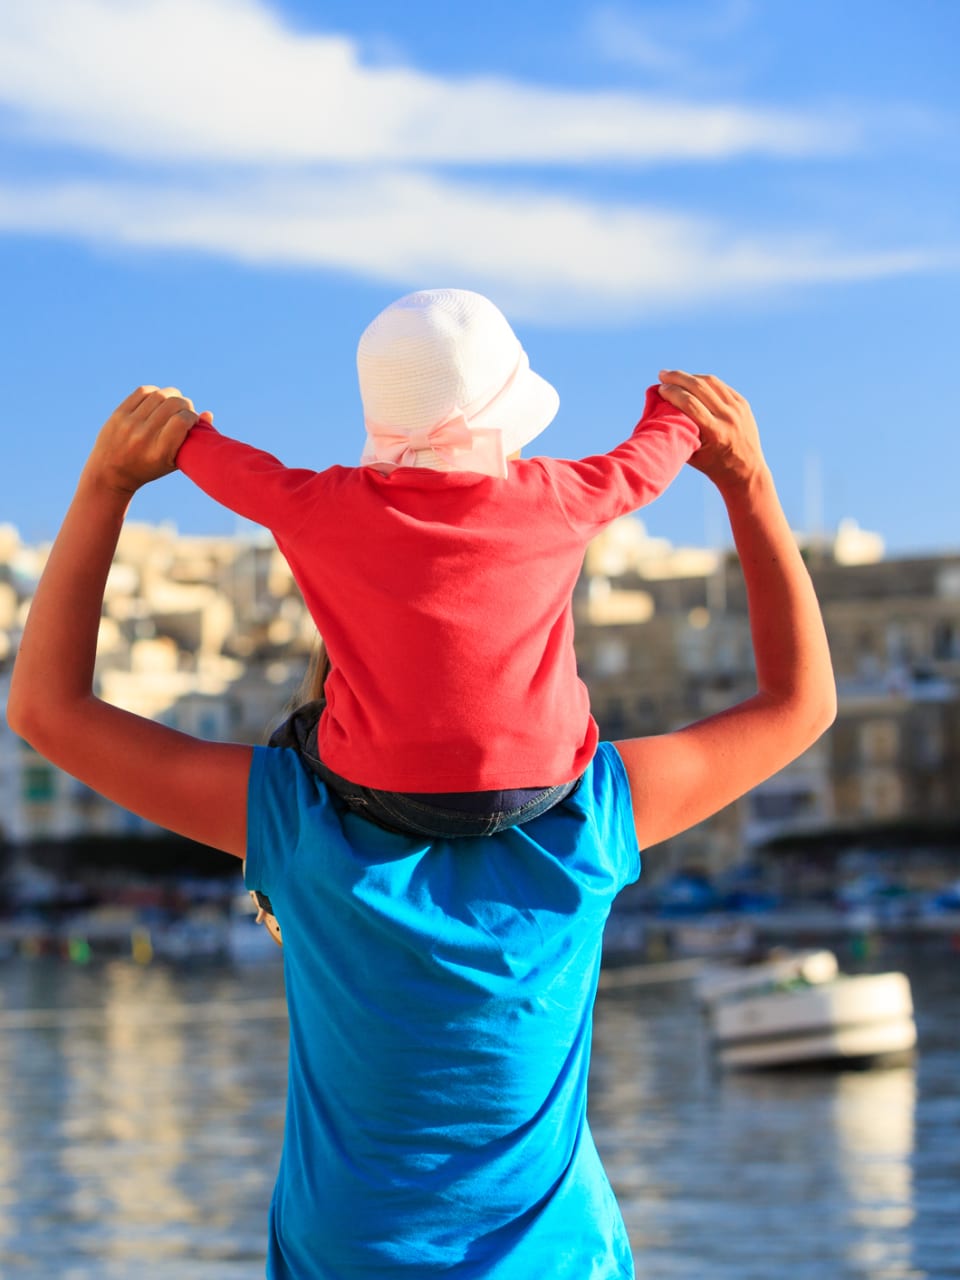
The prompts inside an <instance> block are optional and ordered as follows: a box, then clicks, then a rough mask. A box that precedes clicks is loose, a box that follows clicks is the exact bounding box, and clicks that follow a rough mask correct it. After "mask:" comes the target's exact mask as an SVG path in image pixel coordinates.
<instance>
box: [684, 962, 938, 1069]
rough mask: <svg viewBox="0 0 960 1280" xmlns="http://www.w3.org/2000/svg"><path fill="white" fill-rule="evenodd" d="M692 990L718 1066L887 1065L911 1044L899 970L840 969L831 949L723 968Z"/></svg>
mask: <svg viewBox="0 0 960 1280" xmlns="http://www.w3.org/2000/svg"><path fill="white" fill-rule="evenodd" d="M698 992H699V994H700V997H701V999H702V1000H703V1002H704V1006H705V1010H706V1015H707V1024H708V1027H709V1032H710V1037H711V1041H712V1044H713V1048H714V1051H715V1053H716V1056H717V1060H718V1062H719V1063H720V1065H721V1066H723V1067H729V1068H735V1069H749V1070H758V1069H770V1068H784V1067H795V1066H806V1067H813V1066H833V1067H844V1066H847V1067H851V1066H858V1067H861V1066H888V1065H894V1064H897V1063H902V1062H904V1061H905V1060H908V1059H909V1058H910V1056H911V1055H912V1053H913V1050H914V1047H915V1045H916V1039H917V1031H916V1024H915V1022H914V1017H913V998H912V994H911V990H910V982H909V979H908V978H907V977H906V975H905V974H903V973H878V974H857V975H848V974H842V973H839V972H838V970H837V964H836V957H835V956H833V954H832V953H831V952H824V951H820V952H811V953H806V954H804V955H801V956H799V957H792V958H791V957H778V958H774V959H773V960H771V961H770V962H768V963H761V964H757V965H752V966H744V967H742V968H739V969H738V968H735V967H730V968H729V969H728V971H727V972H726V974H723V973H717V972H714V974H713V975H712V976H711V975H709V974H707V975H704V977H703V978H702V979H701V981H700V982H699V983H698Z"/></svg>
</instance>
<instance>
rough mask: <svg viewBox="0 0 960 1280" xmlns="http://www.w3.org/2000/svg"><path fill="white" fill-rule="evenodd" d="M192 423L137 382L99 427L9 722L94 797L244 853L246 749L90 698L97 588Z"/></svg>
mask: <svg viewBox="0 0 960 1280" xmlns="http://www.w3.org/2000/svg"><path fill="white" fill-rule="evenodd" d="M195 420H196V414H195V413H194V412H193V405H191V404H190V402H189V400H185V399H184V398H183V397H182V396H181V395H180V393H179V392H177V391H176V390H175V389H174V388H167V389H166V390H165V391H160V390H159V389H158V388H156V387H140V388H139V389H138V390H137V391H136V392H134V393H133V395H132V396H130V397H128V399H127V400H125V401H124V403H123V404H122V405H121V406H120V407H119V408H118V409H117V410H116V412H115V413H113V414H112V415H111V417H110V419H109V421H108V422H107V424H106V426H105V427H104V428H103V430H102V431H101V433H100V435H99V437H98V438H97V443H96V445H95V446H94V449H93V452H92V453H91V455H90V458H89V460H88V462H87V464H86V466H85V467H84V469H83V474H82V475H81V477H80V482H79V484H78V486H77V492H76V495H75V497H74V499H73V502H72V503H71V505H70V510H69V511H68V512H67V515H66V518H65V519H64V522H63V526H62V528H61V530H60V533H59V534H58V536H57V540H56V542H55V543H54V545H53V549H52V550H51V552H50V556H49V558H48V560H47V564H46V567H45V569H44V571H43V576H42V577H41V579H40V583H39V585H38V587H37V592H36V595H35V596H34V599H33V602H32V604H31V606H30V613H29V616H28V618H27V623H26V626H25V628H24V632H23V639H22V641H21V644H20V651H19V653H18V654H17V660H16V664H15V666H14V669H13V679H12V682H11V685H10V696H9V699H8V702H7V722H8V724H9V725H10V728H11V729H12V730H13V731H14V733H17V734H19V735H20V737H22V738H24V739H25V740H26V741H27V742H29V743H31V745H32V746H33V747H34V748H35V749H36V750H37V751H39V752H40V753H41V754H42V755H44V756H46V758H47V759H48V760H50V761H52V762H53V763H54V764H55V765H58V766H59V767H60V768H62V769H65V770H66V771H67V772H68V773H71V774H73V776H74V777H75V778H79V779H80V780H81V782H85V783H86V784H87V785H88V786H90V787H92V788H93V789H94V790H95V791H99V792H100V793H101V795H105V796H107V797H108V798H109V799H111V800H114V801H116V803H117V804H120V805H123V807H124V808H126V809H129V810H131V811H132V812H133V813H138V814H140V815H141V816H142V817H144V818H147V819H148V820H149V821H151V822H156V823H158V824H159V825H160V826H163V827H167V828H168V829H169V830H171V831H176V832H179V833H180V834H181V835H185V836H187V837H189V838H190V839H192V840H198V841H200V842H201V843H203V844H209V845H213V846H214V847H215V848H218V849H223V850H224V851H225V852H227V853H232V854H236V856H237V857H240V858H242V857H243V856H244V853H245V845H246V792H247V777H248V774H249V771H250V759H251V748H250V747H244V746H236V745H227V744H225V743H218V742H204V741H202V740H200V739H198V738H192V737H189V736H188V735H187V734H183V733H177V732H176V731H175V730H173V729H169V728H167V727H166V726H165V725H161V724H156V723H155V722H154V721H152V720H146V719H144V718H143V717H141V716H136V715H132V714H130V713H129V712H127V711H121V710H120V708H119V707H113V706H110V705H109V704H108V703H106V702H103V701H101V700H100V699H99V698H97V697H96V696H95V695H94V692H93V672H94V662H95V659H96V652H97V632H98V629H99V625H100V611H101V607H102V604H103V591H104V584H105V583H106V579H107V574H108V572H109V570H110V563H111V560H112V558H113V554H114V551H115V549H116V545H117V538H118V536H119V533H120V529H121V527H122V525H123V519H124V515H125V512H126V509H127V505H128V504H129V501H130V499H131V497H132V496H133V493H134V492H135V491H136V490H137V489H138V488H139V487H140V486H141V485H143V484H145V483H147V482H148V481H149V480H152V479H155V478H157V477H158V476H161V475H166V474H167V473H169V472H170V471H173V470H174V461H173V460H174V457H175V455H176V451H177V448H178V446H179V444H180V442H181V441H182V439H183V437H184V435H185V434H186V432H187V431H188V430H189V428H190V425H191V423H192V422H194V421H195Z"/></svg>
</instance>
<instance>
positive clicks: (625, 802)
mask: <svg viewBox="0 0 960 1280" xmlns="http://www.w3.org/2000/svg"><path fill="white" fill-rule="evenodd" d="M594 763H595V767H596V768H597V769H598V770H602V772H603V774H604V775H605V777H604V784H603V785H604V791H605V794H606V797H607V799H608V805H607V808H606V814H605V817H606V823H607V830H606V837H607V840H608V842H609V844H608V848H609V850H610V851H611V853H612V856H613V857H614V860H615V863H616V883H617V892H618V893H619V892H620V890H621V889H623V888H625V887H626V886H627V885H628V884H633V883H634V881H636V880H638V879H639V878H640V848H639V846H638V844H637V829H636V827H635V825H634V821H633V797H632V795H631V792H630V779H629V778H628V777H627V770H626V768H625V766H624V763H623V760H622V759H621V756H620V752H619V751H618V750H617V748H616V747H615V746H614V745H613V743H612V742H601V743H600V744H599V746H598V747H597V754H596V756H595V757H594Z"/></svg>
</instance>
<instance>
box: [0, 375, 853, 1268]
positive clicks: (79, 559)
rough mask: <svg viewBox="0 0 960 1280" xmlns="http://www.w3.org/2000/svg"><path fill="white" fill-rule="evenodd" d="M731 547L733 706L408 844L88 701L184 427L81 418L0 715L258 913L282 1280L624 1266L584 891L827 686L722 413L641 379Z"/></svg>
mask: <svg viewBox="0 0 960 1280" xmlns="http://www.w3.org/2000/svg"><path fill="white" fill-rule="evenodd" d="M661 381H662V388H661V394H662V395H663V396H664V398H665V399H666V400H668V401H669V402H670V403H671V404H673V405H674V406H676V407H678V408H680V409H682V410H683V411H684V412H686V413H687V414H689V415H690V416H691V417H692V418H693V419H694V421H695V422H696V423H697V425H698V427H699V429H700V434H701V440H702V442H703V443H702V446H701V448H700V449H699V451H698V452H697V453H696V454H695V455H694V457H693V458H692V459H691V465H693V466H695V467H696V468H697V469H698V470H700V471H702V472H703V473H704V474H705V475H706V476H707V477H708V478H709V479H710V480H711V481H712V482H713V483H714V484H715V485H716V487H717V489H718V490H719V492H720V494H721V496H722V498H723V500H724V502H725V504H726V508H727V511H728V514H729V518H730V523H731V528H732V531H733V535H734V539H735V542H736V545H737V549H738V551H739V553H740V558H741V562H742V565H743V572H744V577H745V581H746V587H747V595H748V602H749V608H750V625H751V634H752V638H753V645H754V652H755V657H756V669H757V686H758V688H757V692H756V694H754V696H753V697H751V698H749V699H748V700H747V701H745V702H743V703H740V704H739V705H737V706H735V707H732V708H730V709H729V710H727V711H725V712H723V713H721V714H719V715H716V716H711V717H709V718H708V719H706V720H703V721H700V722H699V723H697V724H694V725H691V726H689V727H687V728H685V729H682V730H679V731H677V732H675V733H669V734H665V735H662V736H659V737H655V738H640V739H633V740H630V741H624V742H618V743H613V744H611V743H603V744H601V746H600V748H599V750H598V752H597V754H596V756H595V758H594V760H593V761H592V763H591V764H590V765H589V767H588V768H587V771H586V773H585V774H584V776H583V779H582V781H581V783H580V785H579V787H578V788H577V790H576V792H575V793H574V794H573V795H572V796H570V797H569V798H568V799H567V800H565V801H564V802H563V803H562V804H561V805H559V806H557V808H555V809H553V810H551V811H550V812H549V813H547V814H545V815H543V816H542V817H540V818H536V819H534V820H533V821H532V822H530V823H528V824H526V825H525V826H523V827H519V828H515V829H512V830H510V831H508V832H505V833H503V834H500V835H497V836H492V837H488V838H486V839H460V840H452V841H445V840H437V841H433V842H431V841H428V840H425V839H424V838H422V837H415V836H412V835H409V834H402V833H394V832H390V831H385V830H383V829H382V828H380V827H377V826H375V825H374V824H372V823H369V822H366V821H365V820H364V819H362V818H361V817H359V816H358V815H356V814H355V813H353V812H350V811H349V810H347V809H346V808H345V807H344V806H343V804H342V802H340V801H339V800H338V799H337V798H336V797H334V796H333V795H332V793H330V792H328V791H327V789H326V788H325V786H324V784H323V783H322V782H320V781H319V780H318V779H317V778H316V777H315V776H314V775H313V774H312V773H310V772H309V771H308V770H307V769H306V768H304V767H303V765H302V764H301V763H300V760H299V757H298V755H297V753H296V752H295V751H292V750H283V749H281V750H270V749H261V748H250V747H244V746H229V745H223V744H218V743H208V742H202V741H198V740H196V739H193V738H190V737H187V736H185V735H182V734H179V733H176V732H175V731H173V730H171V729H168V728H166V727H164V726H162V725H158V724H154V723H152V722H150V721H146V720H142V719H140V718H139V717H137V716H133V715H130V714H128V713H126V712H123V711H120V710H118V709H117V708H114V707H110V706H108V705H106V704H105V703H103V702H101V701H100V700H99V699H97V698H96V697H95V696H94V695H93V692H92V680H93V667H94V657H95V652H96V637H97V628H98V624H99V617H100V606H101V601H102V597H103V589H104V584H105V581H106V576H107V572H108V570H109V567H110V562H111V558H112V556H113V552H114V549H115V546H116V541H117V537H118V534H119V532H120V528H121V525H122V522H123V519H124V514H125V511H126V508H127V504H128V502H129V500H130V498H131V496H132V494H133V493H134V492H135V491H136V490H137V489H138V488H139V487H140V486H141V485H142V484H145V483H147V482H149V481H150V480H153V479H155V478H157V477H158V476H161V475H163V474H165V473H167V472H169V471H171V470H172V469H173V460H174V458H175V456H176V453H177V449H178V448H179V445H180V443H181V441H182V440H183V438H184V436H185V434H186V432H187V431H188V429H189V428H190V427H191V426H192V425H193V423H194V422H195V421H196V414H195V413H194V411H193V406H192V404H191V403H190V402H189V401H188V400H186V399H184V398H183V397H182V396H180V394H179V392H177V391H176V390H175V389H173V388H167V389H166V390H158V389H156V388H140V389H139V390H138V391H137V392H135V393H134V394H133V395H132V396H130V397H129V398H128V399H127V400H126V401H125V402H124V403H123V404H122V405H121V406H120V407H119V409H117V411H116V412H115V413H114V414H113V415H112V417H111V418H110V419H109V421H108V422H107V424H106V426H105V427H104V429H103V431H102V432H101V434H100V436H99V438H98V440H97V443H96V445H95V447H94V449H93V452H92V454H91V456H90V459H89V461H88V462H87V464H86V467H85V468H84V471H83V474H82V476H81V479H80V483H79V486H78V489H77V493H76V496H75V498H74V501H73V503H72V505H71V507H70V510H69V511H68V513H67V516H66V519H65V521H64V524H63V528H62V530H61V532H60V535H59V537H58V538H57V541H56V543H55V544H54V548H53V551H52V553H51V555H50V558H49V561H48V563H47V567H46V570H45V572H44V575H43V578H42V580H41V582H40V584H39V587H38V590H37V594H36V597H35V599H34V602H33V606H32V608H31V611H30V616H29V620H28V624H27V627H26V629H25V632H24V636H23V641H22V645H21V649H20V654H19V657H18V660H17V665H16V669H15V673H14V680H13V684H12V688H11V694H10V701H9V705H8V718H9V722H10V724H11V727H12V728H13V729H14V730H15V731H16V732H18V733H19V734H21V735H22V736H23V737H24V738H26V739H27V740H28V741H30V742H31V743H32V744H33V745H34V746H35V747H36V748H37V750H39V751H41V752H42V753H43V754H44V755H46V756H47V757H48V758H49V759H50V760H52V761H53V762H54V763H55V764H58V765H60V766H61V767H62V768H65V769H67V770H68V771H69V772H71V773H73V774H75V775H76V776H77V777H79V778H80V779H82V780H83V781H84V782H86V783H87V784H88V785H90V786H92V787H94V788H95V789H97V790H99V791H101V792H102V793H103V794H105V795H107V796H109V797H110V798H112V799H113V800H115V801H117V802H118V803H120V804H122V805H124V806H125V807H127V808H128V809H132V810H133V811H135V812H137V813H139V814H142V815H143V816H144V817H146V818H148V819H150V820H152V821H154V822H157V823H160V824H161V825H163V826H166V827H168V828H170V829H172V830H174V831H178V832H180V833H181V834H183V835H186V836H188V837H190V838H192V839H194V840H199V841H202V842H204V843H206V844H210V845H213V846H215V847H217V848H220V849H222V850H224V851H225V852H227V853H230V854H233V855H235V856H237V857H241V858H242V857H244V856H246V858H247V884H248V886H249V887H250V888H251V889H255V890H257V891H260V892H263V893H265V894H267V895H268V896H269V898H270V901H271V902H272V904H273V907H274V909H275V911H276V914H277V917H278V919H279V921H280V924H281V927H282V929H283V940H284V954H285V967H286V982H287V999H288V1005H289V1012H290V1076H289V1092H288V1104H287V1121H286V1134H285V1139H284V1150H283V1156H282V1160H281V1166H280V1172H279V1175H278V1179H277V1185H276V1189H275V1193H274V1199H273V1204H272V1208H271V1215H270V1234H269V1245H268V1259H267V1274H268V1275H269V1276H271V1277H275V1278H277V1280H279V1278H281V1277H282V1278H286V1277H291V1278H296V1280H314V1278H320V1277H322V1278H324V1280H341V1278H342V1277H347V1276H350V1277H365V1278H367V1280H373V1278H374V1277H375V1278H376V1280H391V1278H392V1277H409V1276H417V1277H423V1276H441V1275H442V1276H449V1277H456V1278H457V1280H461V1278H463V1280H465V1278H467V1277H484V1278H485V1280H490V1278H493V1280H529V1278H530V1277H531V1276H545V1277H546V1276H549V1277H550V1278H551V1280H560V1278H561V1277H570V1280H574V1278H576V1280H586V1277H593V1278H594V1280H600V1278H601V1277H624V1276H631V1275H632V1274H633V1267H632V1262H631V1258H630V1250H629V1245H628V1242H627V1240H626V1235H625V1232H624V1228H623V1223H622V1220H621V1218H620V1215H619V1212H618V1210H617V1207H616V1204H615V1201H614V1199H613V1195H612V1192H611V1190H610V1187H609V1184H608V1183H607V1181H606V1178H605V1176H604V1174H603V1170H602V1168H601V1166H600V1162H599V1159H598V1157H597V1154H596V1150H595V1148H594V1146H593V1142H592V1139H591V1137H590V1131H589V1127H588V1125H587V1122H586V1082H587V1070H588V1066H589V1050H590V1011H591V1007H592V1003H593V998H594V995H595V992H596V983H597V975H598V970H599V960H600V938H601V933H602V929H603V924H604V921H605V919H606V916H607V913H608V911H609V908H610V904H611V901H612V899H613V898H614V897H615V895H616V893H617V892H618V891H619V889H620V888H622V887H623V885H624V884H626V883H629V882H630V881H631V880H633V879H635V878H636V876H637V875H638V874H639V858H638V853H637V850H638V846H639V847H640V848H646V847H648V846H650V845H653V844H656V843H657V842H658V841H660V840H664V839H667V838H668V837H669V836H671V835H674V834H676V833H677V832H679V831H682V830H684V829H685V828H687V827H690V826H692V825H693V824H694V823H697V822H699V821H701V820H702V819H703V818H705V817H707V816H708V815H709V814H711V813H713V812H715V811H716V810H717V809H719V808H721V807H722V806H724V805H726V804H728V803H729V802H731V801H732V800H734V799H736V798H737V797H738V796H740V795H742V794H743V793H744V792H745V791H746V790H748V789H749V788H750V787H752V786H754V785H756V784H757V783H759V782H760V781H762V780H763V779H764V778H766V777H768V776H769V775H770V774H772V773H773V772H775V771H776V770H777V769H779V768H781V767H782V766H783V765H785V764H787V763H788V762H789V761H790V760H791V759H793V758H794V757H795V756H797V755H798V754H799V753H800V752H802V751H803V750H805V749H806V748H807V747H808V746H809V745H810V744H811V743H812V742H813V741H814V740H815V739H816V738H817V737H818V736H819V735H820V734H821V733H822V732H823V731H824V730H825V729H826V728H827V726H828V725H829V724H830V723H831V721H832V719H833V716H834V713H835V694H834V688H833V678H832V672H831V666H830V658H829V653H828V649H827V644H826V639H825V636H824V631H823V625H822V622H821V618H820V614H819V610H818V607H817V603H816V598H815V596H814V593H813V589H812V586H811V583H810V580H809V577H808V575H807V573H806V571H805V569H804V566H803V563H802V561H801V558H800V556H799V553H798V551H797V548H796V546H795V544H794V541H793V537H792V535H791V533H790V530H789V528H788V525H787V523H786V520H785V518H784V515H783V512H782V510H781V508H780V505H779V502H778V500H777V496H776V491H775V489H774V485H773V481H772V478H771V476H770V473H769V470H768V469H767V467H766V464H765V462H764V459H763V455H762V452H761V448H760V442H759V437H758V434H757V430H756V426H755V423H754V420H753V415H752V413H751V412H750V408H749V406H748V405H747V403H746V402H745V401H744V400H743V399H742V398H741V397H740V396H739V395H737V393H736V392H734V391H732V390H731V389H730V388H729V387H727V386H726V385H725V384H724V383H722V382H720V381H719V380H717V379H715V378H712V377H699V376H693V375H689V374H686V373H681V372H677V371H674V372H670V373H665V374H663V375H661Z"/></svg>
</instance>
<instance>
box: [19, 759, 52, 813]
mask: <svg viewBox="0 0 960 1280" xmlns="http://www.w3.org/2000/svg"><path fill="white" fill-rule="evenodd" d="M56 789H57V782H56V775H55V774H54V772H53V769H52V768H51V767H50V765H48V764H43V763H42V762H38V763H37V764H28V765H26V766H25V767H24V770H23V798H24V800H26V802H27V803H28V804H48V803H49V802H50V801H51V800H52V799H53V797H54V795H55V793H56Z"/></svg>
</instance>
